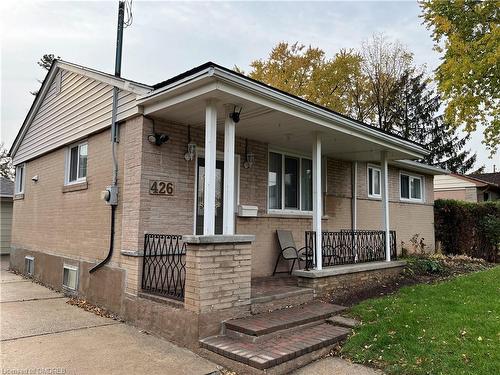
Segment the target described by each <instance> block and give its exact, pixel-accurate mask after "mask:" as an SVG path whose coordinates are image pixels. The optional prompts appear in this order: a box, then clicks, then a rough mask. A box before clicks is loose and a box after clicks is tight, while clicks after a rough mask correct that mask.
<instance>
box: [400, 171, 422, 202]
mask: <svg viewBox="0 0 500 375" xmlns="http://www.w3.org/2000/svg"><path fill="white" fill-rule="evenodd" d="M401 176H408V177H409V178H408V195H409V198H403V197H402V196H401V193H402V187H401ZM411 180H420V198H412V197H411ZM424 186H425V179H424V176H422V175H418V174H413V173H409V172H405V171H399V200H400V201H402V202H415V203H423V202H424V201H425V188H424Z"/></svg>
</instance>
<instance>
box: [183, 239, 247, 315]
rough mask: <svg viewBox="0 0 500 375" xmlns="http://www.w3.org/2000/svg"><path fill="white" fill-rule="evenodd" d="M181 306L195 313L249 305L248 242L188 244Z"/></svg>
mask: <svg viewBox="0 0 500 375" xmlns="http://www.w3.org/2000/svg"><path fill="white" fill-rule="evenodd" d="M188 246H189V247H188V251H187V253H186V292H185V298H184V307H185V308H186V309H187V310H190V311H193V312H196V313H206V312H210V311H217V310H224V309H230V308H239V307H243V306H248V309H249V308H250V307H249V305H250V287H251V272H252V266H251V262H252V261H251V259H252V256H251V252H252V248H251V244H250V243H222V244H191V243H190V244H188Z"/></svg>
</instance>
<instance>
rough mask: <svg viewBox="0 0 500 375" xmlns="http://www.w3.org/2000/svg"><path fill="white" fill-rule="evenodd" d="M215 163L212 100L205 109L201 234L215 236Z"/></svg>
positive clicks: (213, 102) (214, 120) (215, 113)
mask: <svg viewBox="0 0 500 375" xmlns="http://www.w3.org/2000/svg"><path fill="white" fill-rule="evenodd" d="M216 161H217V106H216V104H215V101H214V100H213V99H210V100H208V101H207V104H206V108H205V197H204V200H203V234H204V235H213V234H215V173H216Z"/></svg>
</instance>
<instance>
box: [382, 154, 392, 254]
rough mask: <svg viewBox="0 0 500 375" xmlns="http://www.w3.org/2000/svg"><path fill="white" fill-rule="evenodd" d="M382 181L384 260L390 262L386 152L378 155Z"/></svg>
mask: <svg viewBox="0 0 500 375" xmlns="http://www.w3.org/2000/svg"><path fill="white" fill-rule="evenodd" d="M380 161H381V173H382V176H381V179H382V192H381V193H382V224H383V228H384V232H385V260H386V261H388V262H390V261H391V247H390V237H389V168H388V165H387V151H382V152H381V153H380Z"/></svg>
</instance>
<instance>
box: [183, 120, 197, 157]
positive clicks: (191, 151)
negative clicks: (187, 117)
mask: <svg viewBox="0 0 500 375" xmlns="http://www.w3.org/2000/svg"><path fill="white" fill-rule="evenodd" d="M195 156H196V143H194V142H192V141H191V126H190V125H188V144H187V152H186V153H185V154H184V159H185V160H186V161H192V160H194V157H195Z"/></svg>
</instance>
